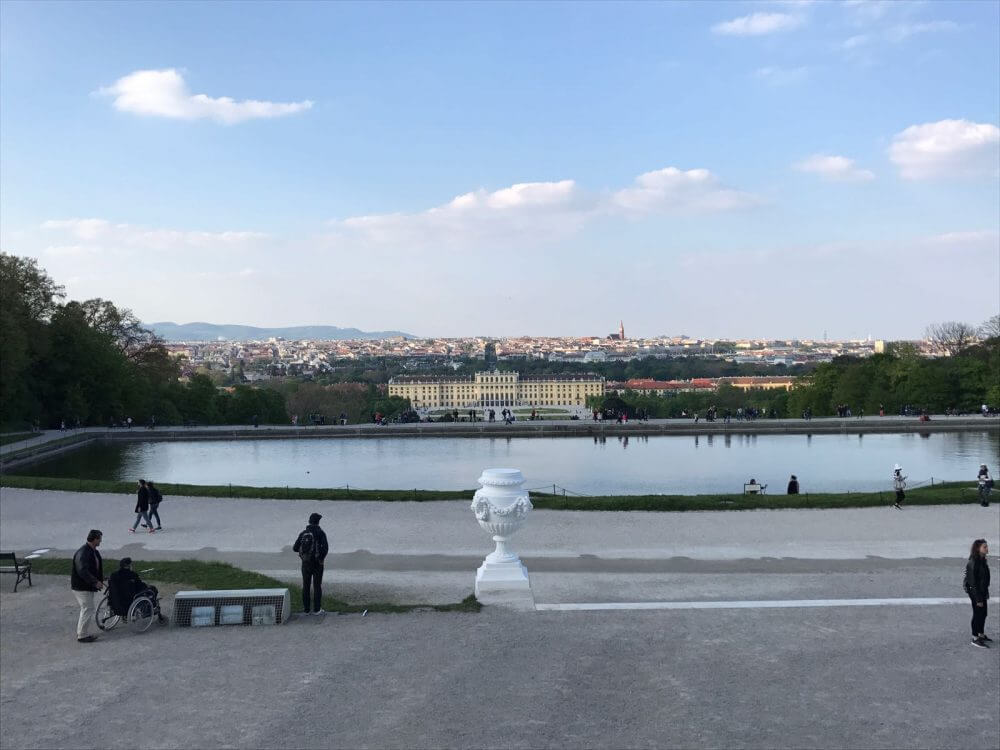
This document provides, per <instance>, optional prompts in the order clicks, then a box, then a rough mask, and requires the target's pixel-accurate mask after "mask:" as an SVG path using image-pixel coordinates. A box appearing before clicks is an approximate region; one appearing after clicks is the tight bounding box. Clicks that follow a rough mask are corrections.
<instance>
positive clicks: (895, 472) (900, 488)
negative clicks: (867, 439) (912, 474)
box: [892, 464, 906, 510]
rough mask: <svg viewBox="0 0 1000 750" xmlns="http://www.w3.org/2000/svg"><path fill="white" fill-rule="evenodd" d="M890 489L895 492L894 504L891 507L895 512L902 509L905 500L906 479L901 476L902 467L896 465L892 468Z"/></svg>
mask: <svg viewBox="0 0 1000 750" xmlns="http://www.w3.org/2000/svg"><path fill="white" fill-rule="evenodd" d="M892 488H893V489H894V490H895V491H896V502H894V503H893V504H892V507H893V508H895V509H896V510H902V509H903V501H904V500H905V499H906V492H905V490H906V477H905V476H903V467H901V466H900V465H899V464H896V465H895V466H894V467H892Z"/></svg>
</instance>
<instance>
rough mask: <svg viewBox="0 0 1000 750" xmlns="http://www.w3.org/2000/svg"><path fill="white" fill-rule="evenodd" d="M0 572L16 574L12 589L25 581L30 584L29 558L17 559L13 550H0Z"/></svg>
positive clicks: (15, 588) (15, 589)
mask: <svg viewBox="0 0 1000 750" xmlns="http://www.w3.org/2000/svg"><path fill="white" fill-rule="evenodd" d="M0 573H13V574H15V575H17V580H16V581H14V591H15V592H16V591H17V587H18V586H19V585H20V584H21V581H25V580H26V581H27V582H28V586H31V560H18V559H17V556H16V555H15V554H14V553H13V552H0Z"/></svg>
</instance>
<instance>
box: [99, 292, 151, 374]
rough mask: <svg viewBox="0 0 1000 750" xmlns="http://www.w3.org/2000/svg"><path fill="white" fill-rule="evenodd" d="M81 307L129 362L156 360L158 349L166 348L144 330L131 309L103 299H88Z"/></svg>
mask: <svg viewBox="0 0 1000 750" xmlns="http://www.w3.org/2000/svg"><path fill="white" fill-rule="evenodd" d="M80 306H81V307H82V308H83V310H84V313H85V315H86V317H87V322H88V323H89V324H90V325H91V327H93V328H95V329H96V330H98V331H100V332H101V333H103V334H105V335H107V336H109V337H110V338H111V339H112V340H113V341H114V342H115V344H116V346H117V347H118V349H119V351H121V353H122V354H123V355H124V356H125V358H126V359H130V360H132V361H133V362H142V361H143V360H144V359H145V358H146V357H148V356H153V357H155V356H156V354H157V352H156V351H155V350H156V349H157V348H162V346H163V340H162V339H161V338H159V337H158V336H157V335H156V334H154V333H153V332H152V331H150V330H148V329H146V328H143V327H142V322H141V321H140V320H139V319H138V318H137V317H136V316H135V314H134V313H133V312H132V311H131V310H129V309H127V308H121V309H119V308H117V307H115V305H114V304H113V303H112V302H109V301H108V300H104V299H100V298H97V299H88V300H86V301H85V302H81V303H80Z"/></svg>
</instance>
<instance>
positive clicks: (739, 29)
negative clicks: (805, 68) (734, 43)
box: [712, 13, 803, 36]
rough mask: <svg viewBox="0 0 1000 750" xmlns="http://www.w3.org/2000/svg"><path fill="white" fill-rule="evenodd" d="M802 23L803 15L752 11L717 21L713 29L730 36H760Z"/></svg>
mask: <svg viewBox="0 0 1000 750" xmlns="http://www.w3.org/2000/svg"><path fill="white" fill-rule="evenodd" d="M802 23H803V19H802V17H801V16H794V15H791V14H790V13H751V14H750V15H749V16H741V17H740V18H734V19H733V20H732V21H722V22H720V23H717V24H715V25H714V26H713V27H712V31H713V32H715V33H716V34H725V35H728V36H759V35H761V34H772V33H774V32H776V31H788V30H790V29H794V28H796V27H797V26H801V25H802Z"/></svg>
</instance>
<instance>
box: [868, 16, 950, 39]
mask: <svg viewBox="0 0 1000 750" xmlns="http://www.w3.org/2000/svg"><path fill="white" fill-rule="evenodd" d="M957 28H958V24H957V23H955V22H954V21H926V22H924V23H901V24H897V25H896V26H893V27H891V28H890V29H888V30H887V31H886V32H885V35H886V37H887V38H888V39H889V41H892V42H902V41H903V40H904V39H907V38H909V37H911V36H913V35H915V34H927V33H930V32H934V31H955V30H956V29H957Z"/></svg>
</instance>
